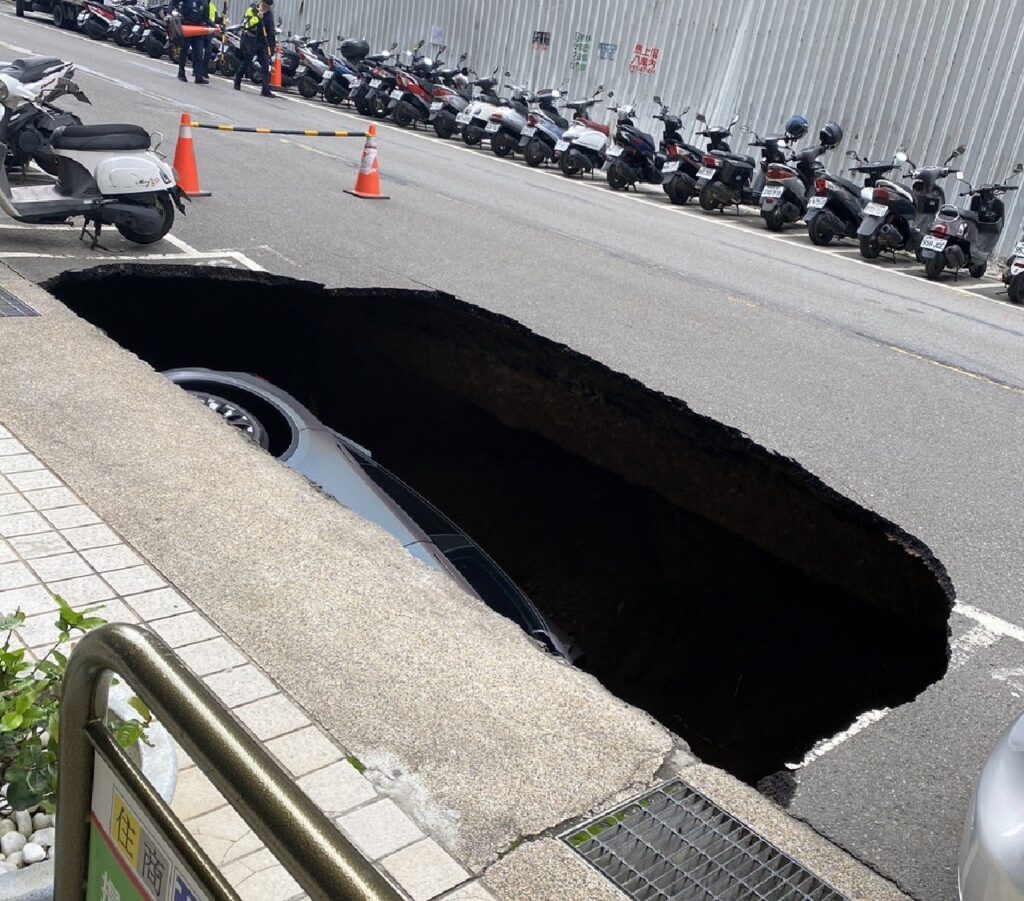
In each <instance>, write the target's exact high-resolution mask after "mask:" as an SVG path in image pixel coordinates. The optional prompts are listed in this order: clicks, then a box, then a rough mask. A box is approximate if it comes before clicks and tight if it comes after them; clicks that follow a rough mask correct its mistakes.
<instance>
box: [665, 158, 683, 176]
mask: <svg viewBox="0 0 1024 901" xmlns="http://www.w3.org/2000/svg"><path fill="white" fill-rule="evenodd" d="M661 171H662V172H664V173H665V175H671V174H672V173H673V172H678V171H679V160H675V161H673V162H671V163H665V165H664V166H662V167H661Z"/></svg>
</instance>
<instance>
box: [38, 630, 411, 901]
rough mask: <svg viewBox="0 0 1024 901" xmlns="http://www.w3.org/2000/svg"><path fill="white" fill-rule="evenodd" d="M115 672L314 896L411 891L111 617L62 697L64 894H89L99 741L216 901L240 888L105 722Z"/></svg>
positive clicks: (138, 635)
mask: <svg viewBox="0 0 1024 901" xmlns="http://www.w3.org/2000/svg"><path fill="white" fill-rule="evenodd" d="M112 673H117V674H118V675H120V676H122V677H123V678H124V679H125V681H127V682H128V683H129V684H130V685H131V687H132V690H133V691H134V692H135V693H136V694H137V695H138V696H139V697H140V698H141V699H142V701H143V702H144V703H145V704H146V706H147V707H149V709H150V710H151V711H152V712H153V715H154V716H155V718H156V719H157V720H158V721H159V722H160V723H161V724H162V725H163V726H164V727H165V728H166V729H167V731H168V732H170V734H171V735H173V736H174V738H175V739H176V740H177V741H178V743H179V744H180V745H181V746H182V747H183V748H184V749H185V752H186V753H187V754H188V755H189V756H190V757H191V758H192V759H193V760H194V761H195V762H196V764H197V766H198V767H199V768H200V770H202V771H203V772H204V773H205V774H206V775H207V776H208V777H209V779H210V781H211V782H213V784H214V785H215V786H216V787H217V788H218V789H219V790H220V792H221V793H222V794H223V795H224V797H225V798H226V799H227V801H228V803H229V804H231V805H232V806H233V807H234V808H235V809H236V810H237V811H238V812H239V814H241V816H242V819H244V820H245V822H246V823H247V824H248V825H249V827H250V828H251V829H252V830H253V832H255V833H256V834H257V835H258V836H259V837H260V838H261V839H262V840H263V842H264V843H265V844H266V846H267V847H268V848H269V849H270V851H271V852H272V853H273V854H274V855H275V856H276V857H277V858H278V860H280V861H281V863H282V864H283V865H284V867H285V869H287V870H288V872H289V873H290V874H291V875H292V877H293V878H294V879H295V880H296V882H298V883H299V885H300V886H301V887H302V889H303V890H304V891H305V892H307V893H308V894H309V895H310V897H311V898H314V899H319V901H401V895H399V893H398V892H397V891H396V890H395V889H394V888H393V887H392V886H391V884H390V883H389V882H388V881H387V880H386V879H385V878H384V877H383V876H382V875H381V874H380V873H379V872H378V871H377V870H376V869H375V868H374V867H373V865H372V864H371V863H370V862H369V861H368V860H367V859H366V858H365V857H363V856H362V854H361V853H360V852H359V851H358V850H357V849H356V848H355V847H354V846H353V845H352V844H351V843H350V842H349V841H348V840H347V839H346V838H345V837H344V836H343V835H342V834H341V833H340V832H339V831H338V829H337V827H336V826H334V825H333V824H332V823H331V821H330V820H329V819H328V818H327V817H326V816H325V815H324V814H323V813H322V812H321V811H320V810H319V809H318V808H317V807H316V806H315V805H314V804H313V803H312V801H310V799H309V798H308V797H307V796H306V795H305V794H304V793H303V792H302V791H301V790H300V789H299V788H298V786H297V785H296V784H295V783H294V781H293V780H292V779H291V778H290V777H289V776H288V775H287V774H286V773H285V772H284V771H283V770H282V769H281V767H280V766H279V765H278V764H277V763H276V762H275V761H274V760H273V758H272V757H271V756H270V755H269V754H268V753H267V752H266V751H265V750H264V749H263V748H262V747H261V746H260V745H259V744H258V743H257V742H256V741H254V740H253V739H252V738H251V737H250V736H249V735H248V733H246V732H245V730H244V729H243V728H242V727H241V726H240V725H239V723H238V722H237V721H236V720H235V719H234V717H233V716H232V715H231V713H230V712H229V711H228V710H227V709H226V708H225V707H224V706H223V705H222V704H221V703H220V702H219V701H218V700H217V699H216V698H215V697H214V696H213V695H212V693H211V692H210V691H209V689H207V688H206V686H204V685H203V683H202V682H200V681H199V680H198V679H197V678H196V677H195V676H194V675H193V674H192V673H191V672H190V671H189V670H188V669H187V668H186V667H185V665H184V664H183V663H182V662H181V660H180V659H179V658H178V657H177V655H175V653H174V652H173V651H172V650H171V649H170V648H169V647H167V645H166V644H164V642H163V641H161V640H160V639H159V638H158V637H157V636H155V635H153V634H152V633H151V632H148V631H146V630H145V629H142V628H141V627H139V626H134V625H128V624H124V623H111V624H108V625H104V626H100V627H99V628H98V629H96V630H94V631H92V632H90V633H89V634H87V635H85V636H84V637H83V638H82V639H81V640H80V641H79V642H78V646H77V647H76V648H75V650H74V651H73V652H72V654H71V656H70V658H69V660H68V667H67V672H66V674H65V678H64V688H63V692H62V695H61V708H60V736H59V739H60V744H59V774H60V781H59V787H58V795H57V814H58V815H57V831H56V848H57V850H58V854H57V855H56V858H55V859H56V872H55V878H54V897H55V898H59V899H62V901H67V899H73V898H76V899H77V898H82V897H83V895H84V885H85V880H86V866H87V861H88V853H89V815H88V813H89V810H90V808H91V798H92V784H93V762H94V753H93V752H94V749H95V751H96V752H98V753H101V754H102V755H103V756H104V758H105V759H106V760H107V762H108V763H109V764H110V766H111V767H112V769H113V770H114V771H115V773H116V774H117V776H118V778H119V779H121V780H122V781H123V782H124V783H125V785H126V788H127V789H128V790H129V792H130V793H131V794H133V795H135V797H136V798H137V800H138V801H139V803H140V804H142V806H143V807H144V809H145V810H146V813H147V814H149V815H150V816H151V817H152V818H153V821H154V822H155V823H156V825H157V826H158V827H160V829H161V830H162V831H163V833H164V835H165V836H166V838H167V839H168V841H169V842H170V843H171V845H172V846H173V847H174V850H175V852H176V853H177V854H179V855H180V856H181V859H182V860H183V862H184V863H185V864H186V865H187V866H189V867H190V868H191V869H192V870H193V873H194V875H195V876H196V877H197V878H199V879H200V881H202V883H203V887H204V888H206V889H207V890H208V891H209V893H210V894H211V896H212V897H213V898H214V899H215V901H235V899H237V895H236V894H235V893H234V891H233V890H232V889H231V887H230V886H229V885H228V883H227V882H226V880H225V879H224V877H223V876H222V875H221V873H220V871H219V870H218V869H217V867H216V866H214V864H213V863H212V862H211V861H210V859H209V858H208V857H207V856H206V854H205V853H203V851H202V849H201V848H200V847H199V846H198V844H197V843H196V842H195V840H194V839H193V838H192V837H191V835H189V833H188V832H187V831H186V830H185V828H184V827H183V826H182V825H181V823H180V821H179V820H178V819H177V817H176V816H175V815H174V814H173V813H172V812H171V810H170V808H169V807H168V806H167V805H166V803H165V802H164V801H163V800H162V799H161V798H160V797H159V795H157V794H156V792H155V791H154V790H153V788H152V786H150V784H149V783H148V782H147V781H146V780H145V779H144V778H143V777H142V775H141V773H139V771H138V770H137V769H136V767H135V766H134V765H133V764H132V763H131V762H130V760H129V758H128V756H127V755H126V754H125V753H124V751H123V750H122V749H121V748H119V747H118V745H117V743H116V742H114V741H113V740H112V739H111V737H110V735H109V733H108V731H107V729H106V727H105V725H104V722H105V717H106V707H107V697H106V696H107V688H108V686H109V683H110V676H111V674H112Z"/></svg>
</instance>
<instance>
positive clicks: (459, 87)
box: [427, 53, 472, 140]
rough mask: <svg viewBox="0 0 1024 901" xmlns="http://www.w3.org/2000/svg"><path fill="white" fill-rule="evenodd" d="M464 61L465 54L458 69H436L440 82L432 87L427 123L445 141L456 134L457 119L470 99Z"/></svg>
mask: <svg viewBox="0 0 1024 901" xmlns="http://www.w3.org/2000/svg"><path fill="white" fill-rule="evenodd" d="M465 60H466V54H465V53H463V54H462V56H460V57H459V65H460V67H459V68H445V69H438V70H437V72H436V75H437V77H438V78H440V79H441V81H440V83H439V84H435V85H434V96H433V98H432V99H431V101H430V112H429V113H427V122H429V123H430V124H431V125H432V126H433V127H434V133H435V134H436V135H437V136H438V137H439V138H444V139H445V140H447V139H448V138H450V137H452V136H454V135H455V134H456V132H458V130H459V123H458V118H459V116H460V115H461V114H462V113H463V111H464V110H465V109H466V107H467V106H469V102H470V100H471V99H472V98H471V95H470V91H471V88H470V87H469V69H467V68H466V67H465V66H464V65H462V64H463V63H464V62H465Z"/></svg>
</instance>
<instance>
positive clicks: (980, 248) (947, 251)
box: [921, 163, 1024, 279]
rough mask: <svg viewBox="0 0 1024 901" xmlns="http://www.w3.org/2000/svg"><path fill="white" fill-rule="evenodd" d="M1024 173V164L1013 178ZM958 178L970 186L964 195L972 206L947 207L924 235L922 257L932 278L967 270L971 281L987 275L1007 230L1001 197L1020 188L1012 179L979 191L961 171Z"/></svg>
mask: <svg viewBox="0 0 1024 901" xmlns="http://www.w3.org/2000/svg"><path fill="white" fill-rule="evenodd" d="M1021 172H1024V163H1017V165H1016V166H1014V167H1013V171H1012V172H1011V173H1010V176H1009V178H1011V179H1013V178H1017V176H1019V175H1020V174H1021ZM956 178H957V181H962V182H964V183H965V184H966V185H967V190H966V191H961V192H960V196H961V197H970V198H971V199H970V206H969V207H968V208H967V209H960V207H957V206H954V205H953V204H943V205H942V206H941V207H940V208H939V213H938V215H937V216H936V217H935V221H934V222H933V223H932V227H931V230H930V231H929V233H928V234H926V235H924V236H922V238H921V258H922V260H923V262H924V273H925V275H926V276H928V278H930V279H936V278H938V277H939V276H940V275H941V274H942V270H943V269H952V270H953V272H954V273H958V272H959V271H960V270H961V269H964V268H966V269H967V271H968V272H969V273H970V274H971V278H981V277H982V276H983V275H984V274H985V270H986V269H987V268H988V261H989V257H991V256H992V251H993V250H994V249H995V246H996V244H997V243H998V241H999V236H1000V234H1002V231H1003V217H1004V215H1005V213H1006V210H1005V207H1004V205H1003V202H1002V201H1001V200H1000V199H999V195H1000V194H1005V193H1006V192H1007V191H1016V190H1017V185H1011V184H1010V183H1009V180H1008V181H1006V182H1004V183H1003V184H985V185H982V186H981V187H980V188H975V187H974V186H973V185H972V184H971V183H970V182H969V181H967V179H966V178H965V177H964V174H963V172H960V171H958V172H957V173H956Z"/></svg>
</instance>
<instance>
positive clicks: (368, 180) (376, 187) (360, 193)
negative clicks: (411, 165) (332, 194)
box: [345, 125, 388, 200]
mask: <svg viewBox="0 0 1024 901" xmlns="http://www.w3.org/2000/svg"><path fill="white" fill-rule="evenodd" d="M345 193H346V194H352V195H353V196H354V197H365V198H367V199H370V200H387V199H388V198H387V196H386V195H384V194H381V192H380V172H379V171H378V170H377V126H376V125H370V126H369V128H368V129H367V131H366V144H365V146H364V147H363V158H362V159H361V160H360V161H359V174H358V175H357V176H356V186H355V188H354V189H353V190H351V191H346V192H345Z"/></svg>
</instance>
